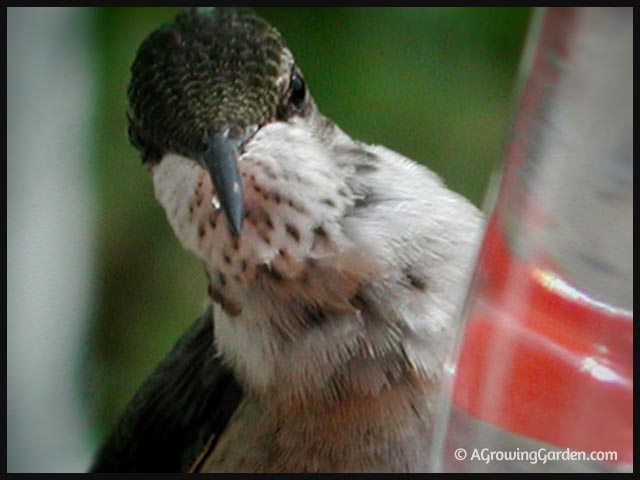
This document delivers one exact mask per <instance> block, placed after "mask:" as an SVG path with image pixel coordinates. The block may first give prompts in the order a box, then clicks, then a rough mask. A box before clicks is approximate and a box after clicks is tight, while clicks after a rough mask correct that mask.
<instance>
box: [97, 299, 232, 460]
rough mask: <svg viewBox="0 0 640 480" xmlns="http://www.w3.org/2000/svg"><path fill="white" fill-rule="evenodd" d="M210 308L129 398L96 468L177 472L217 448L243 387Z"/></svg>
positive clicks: (98, 458)
mask: <svg viewBox="0 0 640 480" xmlns="http://www.w3.org/2000/svg"><path fill="white" fill-rule="evenodd" d="M211 310H212V309H211V308H208V309H207V311H206V312H205V313H204V314H203V315H202V316H201V317H200V318H199V319H198V320H196V322H195V323H194V324H193V326H191V328H190V329H189V330H188V331H187V332H186V333H185V334H184V335H183V336H182V338H181V339H180V340H179V341H178V343H177V344H176V345H175V346H174V347H173V349H172V350H171V352H170V353H169V354H168V355H167V356H166V357H165V358H164V360H162V362H161V363H160V364H159V365H158V367H157V368H156V370H155V371H154V372H153V374H152V375H151V376H150V377H149V378H148V379H147V380H146V381H145V383H144V384H143V385H142V387H141V388H140V389H139V390H138V391H137V392H136V394H135V395H134V397H133V399H132V400H131V401H130V402H129V404H128V406H127V408H126V411H125V413H124V415H123V416H122V418H121V419H120V421H119V423H118V424H117V426H116V428H115V429H114V430H113V431H112V432H111V434H110V435H109V437H107V439H106V441H105V443H104V444H103V445H102V447H101V448H100V450H99V451H98V452H97V455H96V457H95V460H94V463H93V465H92V466H91V471H92V472H115V471H120V472H178V471H184V470H186V469H187V468H189V467H190V466H191V465H192V463H193V462H194V460H195V459H196V457H197V456H198V455H199V453H200V451H201V450H202V449H203V448H205V446H206V447H207V448H212V445H211V442H214V443H215V442H216V441H217V438H218V437H219V435H220V434H221V433H222V431H223V430H224V428H225V426H226V424H227V422H228V420H229V418H230V417H231V415H232V414H233V412H234V411H235V409H236V408H237V406H238V404H239V403H240V400H241V397H242V390H241V388H240V386H239V384H238V383H237V382H236V380H235V378H234V376H233V373H232V372H231V371H230V370H229V369H227V368H226V367H225V366H223V365H222V363H221V360H220V358H219V357H218V355H216V350H215V347H214V342H213V328H214V325H213V314H212V311H211Z"/></svg>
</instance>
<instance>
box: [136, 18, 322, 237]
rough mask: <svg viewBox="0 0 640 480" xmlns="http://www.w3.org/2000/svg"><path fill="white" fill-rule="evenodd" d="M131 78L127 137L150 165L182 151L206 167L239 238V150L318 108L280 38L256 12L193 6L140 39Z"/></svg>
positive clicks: (242, 210)
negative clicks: (270, 127)
mask: <svg viewBox="0 0 640 480" xmlns="http://www.w3.org/2000/svg"><path fill="white" fill-rule="evenodd" d="M131 75H132V76H131V82H130V85H129V89H128V96H129V105H130V108H129V111H128V118H129V137H130V140H131V142H132V144H133V145H134V146H135V147H136V148H137V149H138V150H140V152H141V155H142V159H143V162H145V163H147V164H148V165H150V166H152V167H153V166H155V165H157V164H159V163H160V162H161V161H162V159H163V158H164V157H165V155H167V154H177V155H180V156H182V157H186V158H188V159H191V160H193V162H194V164H196V165H198V166H199V167H200V168H202V169H204V170H206V171H207V172H208V174H209V175H210V181H211V183H212V184H213V190H214V191H212V195H214V197H213V198H214V202H219V204H220V206H221V207H222V210H223V212H224V215H225V217H226V220H227V224H228V226H229V228H230V230H231V232H232V233H233V234H234V235H236V236H239V235H240V234H241V232H242V225H243V217H244V214H245V199H244V193H243V181H242V176H241V174H240V173H239V170H238V165H237V161H238V157H239V155H240V153H241V152H242V150H243V148H244V146H245V145H246V143H247V142H248V141H250V139H251V138H252V137H253V136H254V135H255V134H256V133H257V132H258V131H259V129H260V128H262V127H264V126H265V125H267V124H269V123H273V122H278V121H287V120H288V119H290V118H291V117H292V116H304V115H305V114H306V113H308V110H309V109H310V108H311V106H312V105H313V102H312V100H311V98H310V96H309V94H308V93H307V89H306V86H305V82H304V80H303V77H302V73H301V72H300V70H299V69H298V67H297V66H296V64H295V63H294V59H293V56H292V54H291V52H290V51H289V50H288V48H287V47H286V45H285V43H284V41H283V39H282V37H281V35H280V34H279V33H278V31H277V30H276V29H275V28H273V27H272V26H270V25H269V24H268V23H267V22H265V21H264V20H262V19H260V18H259V17H257V16H255V15H254V14H252V13H251V12H249V11H245V10H236V9H228V8H209V9H200V8H194V9H189V10H187V11H186V12H184V13H181V14H179V15H178V16H177V17H176V18H175V20H174V21H173V22H172V23H169V24H166V25H164V26H162V27H160V28H159V29H158V30H156V31H154V32H153V33H152V34H151V35H150V36H149V37H148V38H147V39H146V40H145V41H144V42H143V43H142V45H141V46H140V49H139V51H138V53H137V56H136V58H135V61H134V62H133V65H132V67H131Z"/></svg>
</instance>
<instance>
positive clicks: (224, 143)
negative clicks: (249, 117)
mask: <svg viewBox="0 0 640 480" xmlns="http://www.w3.org/2000/svg"><path fill="white" fill-rule="evenodd" d="M257 130H258V127H257V126H251V127H249V128H246V129H244V130H240V129H237V128H227V129H225V130H224V131H222V132H217V133H214V134H212V135H210V136H209V137H208V139H207V142H206V143H207V148H206V150H205V152H204V154H203V156H202V160H201V161H202V164H203V166H204V167H205V168H206V169H207V170H208V171H209V175H210V176H211V181H212V183H213V186H214V187H215V189H216V194H217V196H218V201H219V202H220V205H221V206H222V210H223V211H224V214H225V216H226V218H227V223H228V224H229V227H230V228H231V231H232V232H233V234H234V235H236V236H238V237H239V236H240V235H241V233H242V220H243V219H244V193H243V189H242V178H241V176H240V172H239V171H238V155H239V151H240V148H241V147H242V145H243V144H244V143H245V142H246V141H247V140H248V139H249V138H251V137H252V136H253V135H254V134H255V132H256V131H257Z"/></svg>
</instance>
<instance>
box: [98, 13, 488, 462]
mask: <svg viewBox="0 0 640 480" xmlns="http://www.w3.org/2000/svg"><path fill="white" fill-rule="evenodd" d="M128 99H129V110H128V112H127V115H128V121H129V137H130V140H131V143H132V144H133V146H134V147H135V148H136V149H138V150H139V152H140V155H141V158H142V162H143V164H144V165H145V166H146V168H147V169H148V172H149V175H150V177H151V180H152V182H153V187H154V192H155V197H156V199H157V200H158V202H159V203H160V205H161V206H162V208H163V209H164V211H165V213H166V217H167V220H168V222H169V224H170V225H171V227H172V229H173V232H174V233H175V235H176V237H177V239H178V240H179V242H180V243H181V245H182V247H183V248H185V249H186V250H188V251H189V252H191V253H192V254H193V255H195V256H196V257H197V258H198V260H199V261H200V262H201V263H202V265H203V268H204V271H205V274H206V278H207V281H208V299H209V300H210V302H209V304H208V307H207V308H206V309H205V311H204V313H203V314H202V316H201V317H200V318H198V319H197V320H196V321H195V323H194V324H193V325H192V326H191V327H190V328H189V329H188V330H187V331H186V332H185V333H184V335H183V336H182V338H180V339H179V340H178V342H177V344H176V345H175V346H174V347H173V349H172V351H171V352H170V353H169V354H168V355H167V356H166V357H165V358H164V360H162V361H161V363H160V364H159V365H158V366H157V368H156V370H155V371H154V372H153V373H152V374H151V375H150V377H149V378H148V379H147V380H146V381H145V382H144V383H143V385H142V386H141V387H140V389H139V390H138V392H137V393H136V394H135V395H134V396H133V398H132V400H131V401H130V403H129V404H128V406H127V408H126V409H125V412H124V413H123V415H122V417H121V419H120V420H119V422H118V423H117V425H116V426H115V428H114V429H113V431H112V432H111V433H110V434H109V435H108V436H107V438H106V440H105V441H104V443H103V444H102V445H101V447H100V448H99V450H98V451H97V454H96V456H95V459H94V463H93V465H92V467H91V470H92V471H95V472H103V471H132V472H133V471H189V472H415V471H427V470H428V469H429V455H430V445H431V441H432V435H433V426H434V420H435V416H436V413H437V405H438V398H439V393H440V391H441V387H442V381H443V374H444V363H445V359H446V357H447V354H448V353H449V350H450V349H451V347H452V343H453V340H454V336H455V330H456V313H457V311H458V308H459V305H460V303H461V301H462V300H463V299H464V298H463V297H464V293H465V288H466V281H467V280H466V279H467V277H468V274H469V272H470V270H471V268H472V266H473V260H474V257H475V250H476V246H477V243H478V240H479V238H480V234H481V229H482V225H483V216H482V213H481V212H480V211H479V210H478V209H477V208H476V207H475V206H474V205H473V204H472V203H471V202H469V201H468V200H467V199H465V198H464V197H463V196H461V195H460V194H458V193H455V192H453V191H452V190H450V189H449V188H447V187H446V186H445V184H444V183H443V181H442V180H441V179H440V178H439V177H438V176H437V175H436V174H435V173H433V172H432V171H430V170H429V169H428V168H427V167H425V166H422V165H420V164H418V163H416V162H415V161H413V160H410V159H408V158H406V157H404V156H402V155H401V154H399V153H396V152H393V151H391V150H389V149H387V148H385V147H383V146H379V145H368V144H365V143H362V142H360V141H358V140H355V139H353V138H351V137H350V136H349V135H347V134H346V133H344V132H343V131H342V130H341V129H340V128H339V127H338V126H337V125H336V124H335V123H334V122H333V121H331V120H330V119H329V118H327V117H326V116H324V115H323V114H322V113H321V112H320V110H319V109H318V107H317V105H316V103H315V102H314V100H313V97H312V96H311V93H310V91H309V88H308V86H307V82H306V81H305V78H304V75H303V74H302V71H301V69H300V67H299V66H298V65H297V64H296V62H295V59H294V57H293V54H292V52H291V50H289V48H288V47H287V46H286V44H285V41H284V40H283V38H282V36H281V35H280V33H279V32H278V31H277V30H276V29H275V28H274V27H272V26H271V25H270V24H269V23H267V22H266V21H265V20H263V19H261V18H260V17H258V16H257V15H255V14H254V13H252V12H251V11H249V10H242V9H229V8H214V9H201V8H196V9H187V10H186V11H183V12H181V13H180V14H178V15H177V16H176V18H175V19H174V20H173V21H172V22H171V23H168V24H165V25H163V26H161V27H160V28H158V29H157V30H156V31H154V32H153V33H151V34H150V35H149V36H148V37H147V38H146V40H144V42H143V43H142V44H141V46H140V48H139V50H138V52H137V55H136V57H135V60H134V62H133V64H132V67H131V80H130V84H129V87H128Z"/></svg>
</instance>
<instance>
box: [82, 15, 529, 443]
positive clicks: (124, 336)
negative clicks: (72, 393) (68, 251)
mask: <svg viewBox="0 0 640 480" xmlns="http://www.w3.org/2000/svg"><path fill="white" fill-rule="evenodd" d="M255 10H256V11H257V12H258V13H259V14H260V15H262V16H263V17H264V18H266V19H267V20H268V21H270V22H271V23H272V24H273V25H274V26H275V27H276V28H278V29H279V30H280V32H281V33H282V34H283V36H284V38H285V39H286V41H287V43H288V45H289V47H290V49H291V50H292V52H293V54H294V55H295V57H296V59H297V62H298V64H299V65H300V66H301V68H302V71H303V72H304V74H305V79H306V81H307V84H308V85H309V88H310V90H311V92H312V94H313V96H314V98H315V100H316V102H317V104H318V106H319V107H320V109H321V110H322V111H323V113H324V114H325V115H327V116H329V117H330V118H332V119H333V120H334V121H335V122H336V123H337V124H338V125H340V127H341V128H342V129H343V130H344V131H345V132H347V133H348V134H350V135H351V136H352V137H354V138H357V139H359V140H362V141H364V142H367V143H376V144H383V145H385V146H387V147H389V148H391V149H393V150H396V151H398V152H400V153H402V154H404V155H406V156H408V157H410V158H413V159H415V160H416V161H418V162H421V163H423V164H425V165H427V166H428V167H429V168H430V169H432V170H433V171H435V172H436V173H438V174H439V175H440V176H442V177H443V178H444V180H445V182H446V183H447V185H448V186H449V187H450V188H452V189H453V190H456V191H458V192H460V193H461V194H463V195H465V196H466V197H468V198H469V199H470V200H472V201H473V202H474V203H476V204H477V205H479V206H480V205H482V201H483V196H484V194H485V189H486V187H487V185H488V181H489V177H490V174H491V172H492V170H493V168H494V167H495V165H496V162H498V161H499V160H500V158H501V153H502V148H503V144H504V141H505V136H506V134H507V132H508V127H509V120H510V115H511V110H512V107H513V93H514V87H515V85H516V74H517V68H518V64H519V60H520V55H521V52H522V46H523V42H524V39H525V34H526V30H527V25H528V21H529V18H530V15H531V10H530V9H528V8H442V7H439V8H257V9H255ZM177 11H178V9H177V8H93V9H91V14H90V16H89V17H88V18H89V22H90V25H89V27H88V28H89V32H90V37H91V39H92V42H91V45H90V47H89V48H91V56H92V61H93V65H94V66H95V68H96V69H97V70H96V75H97V77H96V80H97V85H96V86H95V88H94V90H93V91H94V93H95V98H94V99H93V106H92V108H93V109H94V115H93V120H92V124H91V126H90V127H91V131H92V132H93V133H92V138H91V142H92V143H91V145H92V148H91V156H90V158H89V163H90V167H89V168H90V173H91V176H92V178H93V180H94V183H93V189H94V191H93V197H94V200H95V208H94V211H93V214H94V216H95V218H94V228H95V230H94V232H93V237H92V241H93V242H94V243H95V244H94V252H95V255H96V258H95V275H96V277H95V278H94V279H93V282H94V283H95V285H94V292H95V293H94V295H93V301H92V304H91V315H90V318H88V319H87V322H89V323H90V324H89V327H88V338H87V339H86V341H85V342H84V343H83V348H84V358H82V359H78V365H79V367H77V366H76V367H74V368H78V370H77V372H78V375H77V376H78V381H79V382H80V385H81V387H82V388H81V389H80V391H81V392H83V393H82V395H83V403H84V405H85V406H86V408H87V409H88V412H89V414H90V418H89V421H88V425H90V426H89V427H88V428H89V429H90V433H89V438H90V439H91V441H92V442H93V445H92V446H91V448H94V447H95V445H96V444H97V443H98V442H99V441H100V439H101V438H102V436H103V435H104V434H105V432H106V431H107V430H108V429H109V428H110V427H111V426H112V425H113V424H114V422H115V420H116V418H117V416H118V415H119V414H120V412H121V410H122V408H123V407H124V405H125V403H126V401H127V400H128V398H129V397H130V396H131V395H132V394H133V392H134V391H135V389H136V387H137V386H139V385H140V383H141V382H142V381H143V379H144V378H145V377H146V376H147V375H148V374H149V373H150V372H151V370H152V369H153V367H154V366H155V365H156V364H157V362H158V361H159V360H160V359H161V358H162V356H163V355H164V354H165V353H166V352H167V351H168V349H169V348H170V347H171V345H172V344H173V343H174V342H175V341H176V339H177V338H178V337H179V336H180V334H181V332H182V331H183V330H184V329H185V328H186V327H187V326H188V325H189V324H190V323H191V322H192V321H193V320H194V319H195V318H196V317H197V316H198V315H199V314H200V312H201V311H202V309H203V305H204V302H205V299H206V283H205V277H204V274H203V272H202V270H201V266H200V264H199V262H197V261H196V260H195V258H192V256H190V255H189V254H187V253H186V252H184V251H183V250H182V248H181V247H180V245H179V243H178V241H177V240H176V239H175V238H174V236H173V233H172V231H171V229H170V227H169V225H168V223H167V222H166V220H165V217H164V212H163V210H162V209H161V207H160V206H159V205H158V204H157V202H156V201H155V199H154V197H153V190H152V184H151V181H150V180H149V178H148V177H147V174H146V171H145V169H144V168H143V166H142V165H141V163H140V160H139V158H138V156H137V153H136V151H135V150H134V149H133V148H132V147H130V146H129V144H128V140H127V136H126V117H125V112H126V109H127V103H126V88H127V83H128V77H129V66H130V64H131V62H132V60H133V58H134V56H135V52H136V50H137V47H138V46H139V45H140V43H141V42H142V40H143V39H144V38H145V37H146V36H147V35H148V34H149V33H150V32H151V31H152V30H154V29H155V28H156V27H157V26H158V25H159V24H161V23H162V22H166V21H169V20H171V19H172V17H173V16H174V15H175V14H176V13H177Z"/></svg>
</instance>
